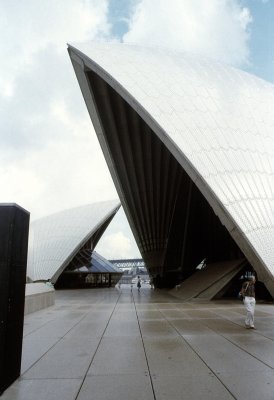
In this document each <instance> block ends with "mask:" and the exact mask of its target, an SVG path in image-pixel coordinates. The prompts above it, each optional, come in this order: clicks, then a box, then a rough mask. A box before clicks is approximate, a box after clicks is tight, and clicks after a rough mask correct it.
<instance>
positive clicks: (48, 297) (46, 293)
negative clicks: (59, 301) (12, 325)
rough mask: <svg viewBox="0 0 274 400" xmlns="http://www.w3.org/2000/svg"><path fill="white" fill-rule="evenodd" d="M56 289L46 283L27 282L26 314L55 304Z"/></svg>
mask: <svg viewBox="0 0 274 400" xmlns="http://www.w3.org/2000/svg"><path fill="white" fill-rule="evenodd" d="M54 303H55V290H54V288H53V287H51V286H48V285H47V284H45V283H27V284H26V292H25V315H26V314H30V313H32V312H35V311H38V310H41V309H43V308H47V307H50V306H53V305H54Z"/></svg>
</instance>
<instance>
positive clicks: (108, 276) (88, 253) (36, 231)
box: [27, 200, 122, 287]
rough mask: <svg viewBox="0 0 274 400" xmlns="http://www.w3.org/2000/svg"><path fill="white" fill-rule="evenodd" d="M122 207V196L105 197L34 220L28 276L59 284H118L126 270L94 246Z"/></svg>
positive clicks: (31, 227)
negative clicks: (96, 250)
mask: <svg viewBox="0 0 274 400" xmlns="http://www.w3.org/2000/svg"><path fill="white" fill-rule="evenodd" d="M119 208H120V203H119V201H118V200H117V201H105V202H100V203H94V204H89V205H86V206H82V207H76V208H72V209H69V210H64V211H61V212H58V213H55V214H52V215H49V216H47V217H44V218H41V219H38V220H36V221H33V222H31V224H30V233H29V251H28V266H27V276H28V279H29V280H31V281H34V282H37V281H50V282H51V283H53V284H56V287H93V286H114V285H115V284H116V283H117V282H118V281H119V279H120V277H121V276H122V272H121V271H119V270H118V268H116V267H115V266H112V265H111V264H110V263H109V262H108V261H107V260H105V259H104V258H103V257H102V256H100V255H99V254H98V253H94V248H95V246H96V245H97V243H98V241H99V239H100V238H101V236H102V234H103V233H104V231H105V229H106V228H107V226H108V225H109V223H110V222H111V220H112V219H113V217H114V216H115V214H116V212H117V211H118V209H119Z"/></svg>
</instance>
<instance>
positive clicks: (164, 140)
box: [68, 43, 274, 297]
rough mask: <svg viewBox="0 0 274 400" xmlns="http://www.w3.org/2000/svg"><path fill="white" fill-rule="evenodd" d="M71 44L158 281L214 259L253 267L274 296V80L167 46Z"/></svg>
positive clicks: (231, 269) (219, 264)
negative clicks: (168, 49)
mask: <svg viewBox="0 0 274 400" xmlns="http://www.w3.org/2000/svg"><path fill="white" fill-rule="evenodd" d="M68 51H69V55H70V58H71V61H72V64H73V67H74V70H75V73H76V76H77V79H78V82H79V85H80V88H81V91H82V94H83V97H84V100H85V102H86V105H87V108H88V111H89V114H90V117H91V120H92V122H93V125H94V128H95V131H96V134H97V136H98V139H99V142H100V145H101V148H102V151H103V153H104V156H105V159H106V162H107V164H108V167H109V170H110V173H111V175H112V178H113V181H114V183H115V185H116V188H117V192H118V194H119V197H120V200H121V203H122V206H123V208H124V210H125V213H126V215H127V218H128V221H129V224H130V226H131V228H132V231H133V233H134V236H135V239H136V242H137V245H138V247H139V249H140V252H141V254H142V256H143V259H144V261H145V263H146V265H147V267H148V270H149V272H150V274H151V276H153V277H154V280H155V283H156V286H158V287H173V286H174V285H176V284H178V283H179V282H181V281H187V280H188V279H191V277H192V276H193V275H194V272H195V271H196V268H197V265H199V264H200V263H201V262H202V260H205V259H206V265H207V267H206V270H205V272H206V271H207V274H208V275H210V274H211V275H212V274H213V275H216V274H217V275H218V273H219V272H220V271H225V270H226V271H227V273H228V274H229V276H230V279H232V278H233V276H235V274H239V273H241V270H243V269H244V268H247V269H249V270H253V271H255V272H256V274H257V277H258V279H259V280H260V281H261V282H262V283H263V284H264V285H265V287H266V288H267V290H268V291H269V292H270V293H271V295H272V297H274V251H273V238H274V175H273V174H274V113H273V105H274V86H273V85H271V84H270V83H268V82H265V81H263V80H261V79H259V78H257V77H255V76H252V75H250V74H248V73H246V72H243V71H240V70H238V69H235V68H232V67H229V66H225V65H221V64H219V63H217V62H213V61H211V60H208V59H205V58H201V57H196V56H193V55H189V54H184V53H177V52H175V51H173V52H172V51H167V50H165V49H157V48H145V47H140V46H137V45H126V44H118V43H87V44H81V45H79V46H78V45H77V46H72V45H69V48H68ZM217 275H216V276H217ZM205 276H206V274H205ZM218 276H219V278H218V279H221V278H220V275H218Z"/></svg>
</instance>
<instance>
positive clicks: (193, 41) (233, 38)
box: [123, 0, 252, 65]
mask: <svg viewBox="0 0 274 400" xmlns="http://www.w3.org/2000/svg"><path fill="white" fill-rule="evenodd" d="M251 21H252V18H251V15H250V12H249V10H248V9H247V8H243V7H242V6H241V4H240V2H239V1H238V0H210V1H200V0H140V2H138V3H137V6H136V8H135V11H134V13H133V15H132V17H131V19H130V22H129V31H128V33H126V34H125V35H124V37H123V39H124V41H125V42H134V43H140V44H141V43H143V44H148V45H157V46H164V47H168V48H172V49H179V50H185V51H189V52H192V53H197V54H203V55H206V56H209V57H211V58H214V59H217V60H219V61H222V62H225V63H229V64H233V65H243V64H246V63H248V62H249V49H248V39H249V33H248V27H249V24H250V23H251Z"/></svg>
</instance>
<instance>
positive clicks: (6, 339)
mask: <svg viewBox="0 0 274 400" xmlns="http://www.w3.org/2000/svg"><path fill="white" fill-rule="evenodd" d="M28 235H29V212H28V211H26V210H24V209H23V208H21V207H19V206H18V205H16V204H0V395H1V393H2V392H3V391H4V390H5V389H6V388H7V387H8V386H10V385H11V383H12V382H14V381H15V380H16V379H17V378H18V377H19V375H20V371H21V355H22V339H23V324H24V305H25V284H26V268H27V252H28Z"/></svg>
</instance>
